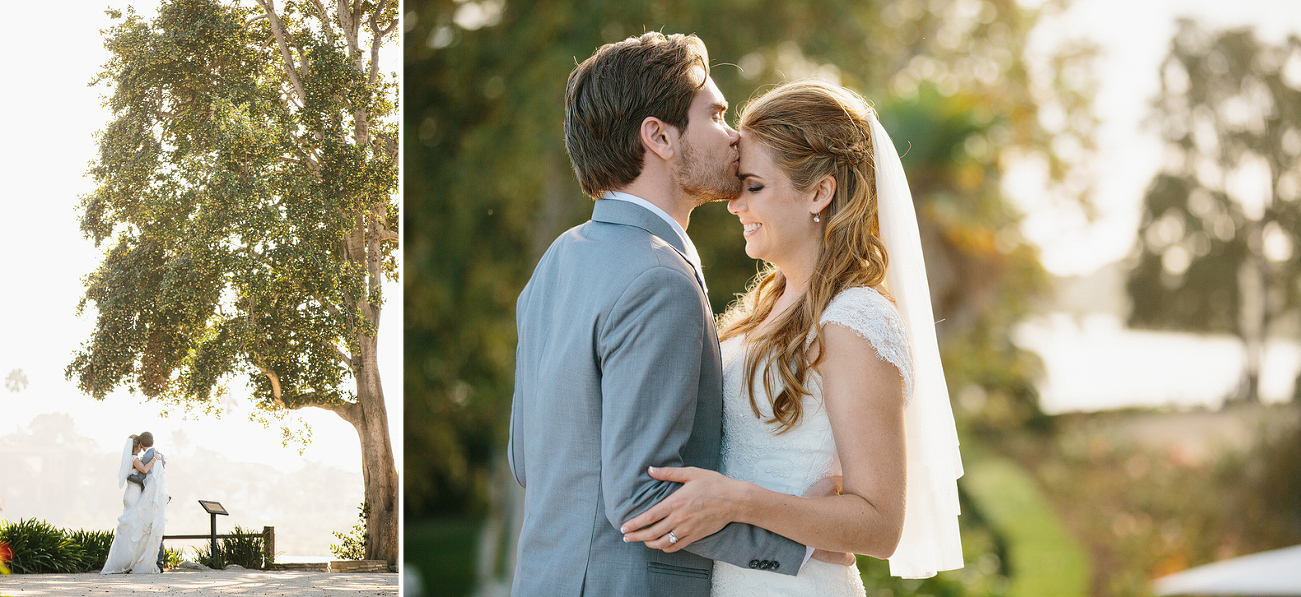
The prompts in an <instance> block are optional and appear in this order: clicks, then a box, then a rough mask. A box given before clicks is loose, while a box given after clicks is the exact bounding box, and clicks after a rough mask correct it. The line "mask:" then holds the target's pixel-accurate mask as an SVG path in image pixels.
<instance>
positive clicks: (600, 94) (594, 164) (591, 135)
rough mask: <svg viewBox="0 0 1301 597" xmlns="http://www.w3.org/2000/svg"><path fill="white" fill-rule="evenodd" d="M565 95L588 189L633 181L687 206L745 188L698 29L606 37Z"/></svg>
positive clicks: (594, 193) (570, 142) (568, 127)
mask: <svg viewBox="0 0 1301 597" xmlns="http://www.w3.org/2000/svg"><path fill="white" fill-rule="evenodd" d="M565 95H566V97H565V103H566V110H565V148H566V149H567V150H568V151H569V158H570V160H571V161H572V162H573V165H574V172H575V174H577V176H578V181H579V183H580V184H581V185H582V188H583V192H584V193H587V194H588V195H590V196H591V197H593V198H601V197H602V196H603V194H604V193H605V192H607V191H614V190H625V191H627V190H628V189H627V187H629V186H631V185H634V184H636V186H637V187H639V188H642V187H644V188H646V189H647V191H648V192H651V193H659V194H662V195H664V196H665V198H666V199H668V200H670V201H671V202H673V203H683V204H685V205H686V209H687V211H688V212H689V211H690V208H692V207H695V206H697V205H700V204H701V203H705V202H708V201H719V200H721V201H726V200H729V199H733V198H735V197H736V196H737V195H739V194H740V193H741V181H740V180H739V179H738V178H737V176H736V169H737V158H738V153H737V145H736V142H737V133H736V131H735V130H733V129H732V128H731V127H730V126H728V125H727V123H726V122H725V121H724V119H723V115H724V113H725V112H726V111H727V100H725V99H724V98H723V94H722V93H721V92H720V91H719V90H718V86H717V85H715V84H714V81H713V79H712V78H710V76H709V53H708V51H707V50H706V49H705V44H704V42H702V41H700V38H698V37H696V36H694V35H680V34H674V35H669V36H667V37H665V36H663V35H661V34H659V33H654V32H652V33H646V34H644V35H642V36H641V37H636V38H629V39H626V40H624V41H621V42H618V43H614V44H607V45H605V46H602V47H601V48H600V49H599V50H597V52H596V54H594V55H593V56H592V57H591V58H588V59H587V60H585V61H583V63H582V64H580V65H578V67H577V68H575V69H574V71H573V72H572V73H571V74H570V75H569V85H568V88H567V91H566V94H565ZM647 152H650V153H651V154H652V155H651V156H647V155H646V153H647ZM647 157H650V158H652V159H646V158H647ZM630 194H633V195H635V194H636V193H630ZM670 215H672V216H674V218H675V219H677V216H678V214H676V213H673V212H670ZM684 216H685V214H684Z"/></svg>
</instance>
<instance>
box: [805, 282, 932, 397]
mask: <svg viewBox="0 0 1301 597" xmlns="http://www.w3.org/2000/svg"><path fill="white" fill-rule="evenodd" d="M819 323H820V324H821V325H826V324H828V323H838V324H840V325H843V326H845V327H847V328H849V329H851V330H854V333H856V334H858V335H859V336H861V337H862V338H863V339H865V340H867V341H868V342H869V343H871V344H872V348H875V349H876V354H877V355H878V356H880V357H881V359H882V360H884V361H886V362H888V363H890V364H891V365H894V366H895V368H896V369H898V370H899V377H900V378H901V379H902V380H903V397H904V404H905V405H906V404H907V403H908V401H909V400H910V399H911V397H912V389H913V365H912V351H911V350H910V349H909V347H908V334H907V332H906V331H905V330H904V325H903V318H902V317H900V316H899V310H898V309H897V308H895V306H894V303H892V302H890V299H888V298H886V297H885V295H883V294H881V293H880V292H877V291H876V290H875V289H873V288H869V287H866V286H863V287H858V288H850V289H848V290H845V291H843V292H841V293H840V294H838V295H836V297H835V298H833V299H831V304H829V305H827V308H826V309H824V310H823V311H822V320H821V321H819Z"/></svg>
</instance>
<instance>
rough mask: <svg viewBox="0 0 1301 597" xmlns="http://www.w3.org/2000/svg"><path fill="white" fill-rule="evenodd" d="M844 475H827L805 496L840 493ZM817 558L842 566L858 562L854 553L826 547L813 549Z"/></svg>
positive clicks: (826, 495) (842, 488)
mask: <svg viewBox="0 0 1301 597" xmlns="http://www.w3.org/2000/svg"><path fill="white" fill-rule="evenodd" d="M843 483H844V478H843V477H827V478H825V479H823V480H821V481H818V482H817V483H814V484H813V486H812V487H810V488H809V490H808V491H806V492H804V497H828V496H833V495H837V494H839V493H840V492H841V491H843V490H844V484H843ZM810 557H812V558H813V559H815V560H821V561H823V562H828V563H831V564H840V565H842V566H853V565H855V564H857V563H858V560H857V558H855V557H854V554H852V553H848V552H843V551H827V550H825V549H815V550H813V555H812V556H810Z"/></svg>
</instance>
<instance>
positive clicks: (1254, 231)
mask: <svg viewBox="0 0 1301 597" xmlns="http://www.w3.org/2000/svg"><path fill="white" fill-rule="evenodd" d="M1260 228H1261V227H1260V225H1259V224H1258V223H1257V224H1254V225H1251V226H1250V228H1249V230H1250V232H1249V233H1250V234H1251V237H1249V240H1248V246H1249V248H1250V249H1251V250H1249V251H1248V256H1247V259H1246V260H1245V261H1243V264H1242V267H1241V269H1239V270H1238V289H1239V290H1238V293H1239V303H1238V308H1239V311H1238V315H1239V321H1238V330H1239V335H1240V336H1241V338H1242V349H1243V359H1242V382H1241V383H1240V384H1239V386H1238V395H1237V397H1236V400H1235V401H1236V402H1244V403H1247V404H1256V403H1259V402H1260V390H1259V387H1260V362H1261V360H1263V357H1264V352H1265V318H1266V305H1265V296H1266V288H1265V276H1264V271H1263V269H1264V268H1263V267H1262V265H1263V263H1262V261H1263V259H1262V258H1261V257H1260V251H1259V250H1256V247H1259V246H1260V244H1261V243H1260V241H1259V231H1260ZM1253 244H1254V245H1255V247H1251V245H1253Z"/></svg>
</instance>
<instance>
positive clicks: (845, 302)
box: [713, 287, 912, 597]
mask: <svg viewBox="0 0 1301 597" xmlns="http://www.w3.org/2000/svg"><path fill="white" fill-rule="evenodd" d="M821 323H822V325H827V324H839V325H843V326H845V327H848V328H849V329H851V330H853V331H854V332H855V333H856V334H858V335H859V336H861V337H862V338H864V339H866V340H867V341H868V342H870V343H871V344H872V347H873V348H875V349H876V352H877V354H878V355H879V356H880V357H881V359H883V360H885V361H887V362H889V363H891V364H893V365H894V366H895V367H897V368H898V369H899V372H900V380H901V383H902V384H903V386H904V397H905V400H906V399H907V397H908V396H909V395H910V394H911V389H912V357H911V353H910V351H909V348H908V341H907V336H906V334H905V332H904V328H903V322H902V320H901V318H900V317H899V312H898V311H897V310H896V309H895V307H894V304H893V303H891V302H890V300H889V299H888V298H886V297H885V296H884V295H882V294H881V293H880V292H877V291H876V290H874V289H872V288H866V287H863V288H851V289H848V290H846V291H844V292H842V293H840V294H838V295H836V297H835V298H834V299H832V301H831V303H830V304H828V305H827V308H826V309H825V310H823V314H822V319H821ZM810 341H812V338H810ZM721 348H722V357H723V441H722V458H721V460H720V469H719V470H720V471H721V472H722V473H723V474H725V475H727V476H728V477H731V478H733V479H739V480H742V481H749V482H751V483H754V484H756V485H759V486H760V487H763V488H765V489H770V490H773V491H779V492H782V493H786V494H790V495H801V494H803V493H804V492H805V491H807V490H808V488H809V487H811V486H812V485H813V484H814V483H816V482H818V481H820V480H822V479H824V478H826V477H829V476H836V475H840V474H841V468H840V458H839V456H838V455H837V453H836V442H835V438H834V437H833V436H832V433H831V421H830V419H829V418H828V417H827V412H826V409H825V407H824V405H823V401H822V378H821V376H819V375H818V374H817V373H816V372H813V373H810V378H809V383H808V384H807V386H808V388H809V390H810V391H811V392H812V395H810V396H804V397H803V399H802V404H801V406H802V407H803V409H802V412H803V414H802V415H801V417H800V421H799V423H798V424H797V425H796V426H795V427H793V428H791V429H789V430H787V431H786V432H785V433H782V434H780V435H779V434H777V433H776V431H777V430H778V428H779V427H778V425H777V424H776V423H766V422H765V421H767V420H768V419H771V418H772V406H771V404H770V403H769V398H768V397H767V396H764V395H762V392H763V391H764V390H763V382H762V379H761V378H759V377H758V376H760V375H762V374H763V367H762V366H760V367H759V368H758V369H759V370H758V371H756V372H755V375H756V379H755V383H754V389H755V391H756V392H759V393H760V395H758V396H756V397H755V403H756V404H757V405H758V407H759V416H757V417H756V416H755V412H754V409H753V408H752V407H751V405H750V398H749V394H748V393H747V392H746V384H745V378H744V375H745V343H744V338H741V337H733V338H730V339H728V340H727V341H726V342H723V343H722V347H721ZM774 387H776V384H774ZM789 591H794V593H789ZM768 594H782V595H785V594H796V595H809V596H812V595H858V596H861V595H863V588H862V584H861V580H859V578H858V573H857V570H856V569H854V568H846V567H844V566H836V565H824V564H823V563H821V562H817V561H812V562H810V563H809V565H806V566H805V568H803V569H802V570H801V571H800V574H799V575H797V576H795V577H789V576H787V577H783V576H779V575H776V574H773V573H769V572H762V571H754V570H746V569H742V568H737V567H735V566H729V565H727V564H725V563H722V562H719V563H717V564H716V565H715V572H714V589H713V596H714V597H724V596H729V595H738V596H745V597H759V596H761V595H768Z"/></svg>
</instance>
